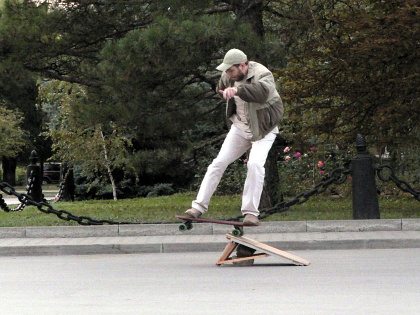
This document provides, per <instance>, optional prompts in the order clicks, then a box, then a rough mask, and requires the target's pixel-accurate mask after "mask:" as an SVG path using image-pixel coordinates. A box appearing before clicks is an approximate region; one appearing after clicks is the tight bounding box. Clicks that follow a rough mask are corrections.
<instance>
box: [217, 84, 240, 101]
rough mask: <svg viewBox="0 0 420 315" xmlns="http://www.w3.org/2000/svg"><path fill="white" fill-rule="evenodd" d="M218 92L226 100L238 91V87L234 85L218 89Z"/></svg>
mask: <svg viewBox="0 0 420 315" xmlns="http://www.w3.org/2000/svg"><path fill="white" fill-rule="evenodd" d="M219 93H220V94H223V98H224V99H225V100H228V99H230V98H232V97H234V96H235V95H236V93H238V89H237V88H236V87H228V88H226V89H225V90H219Z"/></svg>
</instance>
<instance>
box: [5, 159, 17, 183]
mask: <svg viewBox="0 0 420 315" xmlns="http://www.w3.org/2000/svg"><path fill="white" fill-rule="evenodd" d="M2 164H3V181H4V182H6V183H8V184H10V185H12V186H15V185H16V165H17V163H16V159H15V158H5V157H3V158H2Z"/></svg>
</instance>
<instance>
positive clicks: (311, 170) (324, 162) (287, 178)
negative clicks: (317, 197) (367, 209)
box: [278, 144, 351, 199]
mask: <svg viewBox="0 0 420 315" xmlns="http://www.w3.org/2000/svg"><path fill="white" fill-rule="evenodd" d="M349 153H350V152H349V151H348V150H337V148H332V147H331V146H329V145H321V144H319V145H317V146H315V145H312V146H307V147H300V148H299V146H297V148H294V147H289V146H288V147H285V148H284V149H283V152H279V153H278V156H279V159H278V169H279V176H280V183H281V184H280V194H281V195H282V197H283V198H285V199H286V197H287V198H288V197H294V196H296V195H298V194H300V193H302V192H304V191H308V190H310V189H312V188H313V187H314V186H315V185H316V184H318V183H320V182H321V181H323V180H325V179H326V178H328V175H329V174H330V172H331V171H333V170H334V169H336V168H348V166H349V161H350V159H351V156H350V155H349ZM349 184H350V181H349V180H348V181H347V182H346V183H345V184H342V185H339V186H337V185H333V186H330V188H329V189H328V192H327V194H333V195H339V196H341V197H348V196H349V195H350V193H351V188H350V187H349Z"/></svg>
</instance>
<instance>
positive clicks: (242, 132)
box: [185, 49, 284, 225]
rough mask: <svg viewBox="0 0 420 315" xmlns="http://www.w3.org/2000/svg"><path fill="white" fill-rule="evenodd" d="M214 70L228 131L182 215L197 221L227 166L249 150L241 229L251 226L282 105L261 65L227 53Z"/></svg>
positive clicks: (255, 219)
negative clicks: (219, 72) (224, 105)
mask: <svg viewBox="0 0 420 315" xmlns="http://www.w3.org/2000/svg"><path fill="white" fill-rule="evenodd" d="M216 69H217V70H219V71H222V75H221V78H220V80H219V84H218V86H217V92H218V93H219V95H220V96H221V97H223V98H224V99H225V100H227V108H226V116H227V117H226V118H227V124H228V127H230V130H229V133H228V134H227V136H226V139H225V140H224V143H223V145H222V147H221V149H220V152H219V154H218V156H217V157H216V158H215V159H214V160H213V162H212V163H211V164H210V166H209V167H208V169H207V172H206V175H205V176H204V179H203V181H202V183H201V186H200V189H199V192H198V194H197V198H196V200H194V201H193V202H192V208H191V209H188V210H187V211H186V212H185V213H186V214H187V215H188V216H191V217H194V218H198V217H200V216H201V215H202V214H203V213H204V212H206V211H207V210H208V206H209V203H210V198H211V196H212V195H213V193H214V191H215V190H216V188H217V185H218V184H219V182H220V179H221V177H222V175H223V173H224V171H225V170H226V168H227V166H228V165H229V164H230V163H232V162H234V161H235V160H236V159H238V158H240V157H241V156H242V155H243V154H244V153H245V152H246V151H248V150H249V149H250V153H249V158H248V162H247V168H248V171H247V177H246V180H245V185H244V190H243V196H242V207H241V211H242V214H244V215H245V217H244V221H243V222H244V224H247V225H255V224H257V223H258V215H259V211H258V206H259V203H260V198H261V193H262V190H263V184H264V176H265V169H264V164H265V161H266V159H267V155H268V152H269V150H270V148H271V146H272V145H273V142H274V140H275V138H276V134H277V133H278V127H277V124H278V123H279V121H280V119H281V118H282V116H283V113H284V108H283V103H282V101H281V98H280V95H279V94H278V92H277V90H276V83H275V81H274V77H273V74H272V73H271V72H270V71H269V70H268V69H267V68H266V67H265V66H263V65H262V64H260V63H258V62H254V61H248V58H247V56H246V55H245V53H243V52H242V51H241V50H239V49H231V50H229V51H228V52H227V53H226V55H225V57H224V59H223V63H222V64H220V65H219V66H218V67H217V68H216Z"/></svg>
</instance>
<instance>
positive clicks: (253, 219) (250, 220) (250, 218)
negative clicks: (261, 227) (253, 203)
mask: <svg viewBox="0 0 420 315" xmlns="http://www.w3.org/2000/svg"><path fill="white" fill-rule="evenodd" d="M243 222H244V225H258V224H259V222H260V221H259V220H258V217H257V216H255V215H253V214H247V215H245V218H244V221H243Z"/></svg>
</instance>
